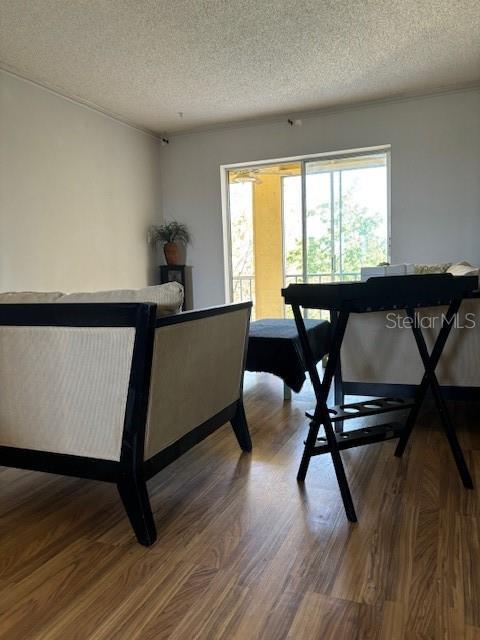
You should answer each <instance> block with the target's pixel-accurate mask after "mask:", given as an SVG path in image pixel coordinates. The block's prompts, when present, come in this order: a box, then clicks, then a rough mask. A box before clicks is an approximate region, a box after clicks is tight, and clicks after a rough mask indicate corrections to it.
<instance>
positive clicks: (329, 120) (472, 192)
mask: <svg viewBox="0 0 480 640" xmlns="http://www.w3.org/2000/svg"><path fill="white" fill-rule="evenodd" d="M383 144H391V145H392V175H391V179H392V183H391V193H392V261H394V262H430V261H431V262H443V261H455V260H459V259H466V260H470V261H472V262H473V263H476V264H480V90H469V91H463V92H457V93H450V94H444V95H438V96H431V97H427V98H417V99H411V100H402V101H396V102H389V103H383V104H377V105H370V106H363V107H358V108H352V109H348V110H342V111H338V112H336V113H333V112H332V113H323V114H321V113H319V114H317V115H316V116H310V117H308V118H304V119H303V126H302V127H293V128H290V127H289V126H288V125H287V124H286V122H281V123H278V122H276V123H267V124H257V125H251V126H239V127H236V128H229V129H217V130H213V131H210V132H198V133H191V134H184V135H178V136H175V137H172V138H170V145H168V146H167V147H164V148H162V150H161V167H162V183H161V184H162V200H163V211H164V214H165V216H166V217H168V218H177V219H178V220H181V221H182V222H186V223H188V225H189V226H190V227H191V231H192V234H193V237H194V245H193V246H192V247H190V248H189V253H188V262H189V263H190V264H192V265H193V268H194V296H195V305H196V306H206V305H212V304H216V303H220V302H223V301H224V280H223V277H224V276H223V245H222V213H221V195H220V172H219V167H220V165H222V164H230V163H235V162H248V161H255V160H265V159H270V158H281V157H287V156H295V155H303V154H311V153H319V152H327V151H336V150H342V149H350V148H357V147H370V146H375V145H383Z"/></svg>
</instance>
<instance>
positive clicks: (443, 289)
mask: <svg viewBox="0 0 480 640" xmlns="http://www.w3.org/2000/svg"><path fill="white" fill-rule="evenodd" d="M476 289H478V278H477V277H476V276H456V277H454V276H452V275H451V274H444V273H442V274H425V275H411V276H390V277H377V278H370V279H369V280H367V281H366V282H342V283H326V284H293V285H290V286H288V287H287V288H286V289H283V290H282V295H283V297H284V299H285V303H286V304H290V305H291V306H292V310H293V314H294V317H295V322H296V325H297V329H298V334H299V337H300V344H301V347H302V351H303V356H304V360H305V363H306V366H307V370H308V372H309V375H310V379H311V382H312V385H313V389H314V392H315V398H316V407H315V410H314V411H313V412H312V413H307V414H306V415H307V417H308V418H310V427H309V432H308V436H307V439H306V442H305V449H304V452H303V456H302V460H301V463H300V468H299V470H298V475H297V479H298V480H299V481H302V482H303V481H304V480H305V476H306V473H307V470H308V465H309V463H310V459H311V458H312V456H316V455H321V454H324V453H330V455H331V456H332V461H333V465H334V468H335V473H336V477H337V481H338V485H339V488H340V493H341V495H342V500H343V504H344V507H345V512H346V515H347V518H348V520H350V521H351V522H356V521H357V516H356V513H355V508H354V505H353V501H352V496H351V494H350V488H349V485H348V481H347V478H346V475H345V470H344V468H343V463H342V458H341V455H340V451H342V450H344V449H349V448H351V447H357V446H360V445H365V444H370V443H373V442H379V441H382V440H388V439H391V438H399V441H398V444H397V448H396V450H395V455H396V456H397V457H400V456H402V454H403V452H404V451H405V447H406V445H407V442H408V439H409V437H410V434H411V432H412V429H413V427H414V426H415V422H416V419H417V416H418V414H419V411H420V408H421V406H422V403H423V400H424V399H425V396H426V393H427V391H428V389H431V391H432V394H433V397H434V400H435V404H436V406H437V409H438V411H439V414H440V418H441V423H442V427H443V429H444V431H445V435H446V437H447V440H448V443H449V445H450V449H451V451H452V454H453V457H454V460H455V463H456V465H457V469H458V472H459V474H460V477H461V479H462V482H463V484H464V486H465V487H466V488H469V489H471V488H473V482H472V478H471V476H470V472H469V470H468V467H467V464H466V462H465V458H464V456H463V453H462V450H461V447H460V444H459V442H458V439H457V436H456V433H455V427H454V426H453V423H452V420H451V417H450V414H449V411H448V408H447V406H446V403H445V401H444V399H443V396H442V392H441V388H440V385H439V383H438V380H437V377H436V375H435V368H436V366H437V364H438V362H439V360H440V357H441V355H442V351H443V349H444V347H445V344H446V342H447V338H448V336H449V333H450V330H451V328H452V326H453V324H454V321H455V318H456V315H457V312H458V310H459V308H460V305H461V302H462V300H463V299H464V298H466V297H472V296H474V295H475V293H474V292H475V290H476ZM436 306H447V307H448V309H447V311H446V313H445V314H443V316H442V320H441V326H440V331H439V333H438V336H437V338H436V341H435V344H434V346H433V348H432V350H431V351H430V353H429V351H428V348H427V345H426V343H425V339H424V336H423V334H422V331H421V329H420V326H419V323H418V315H417V311H416V309H419V308H425V307H436ZM301 307H302V308H305V309H325V310H328V311H330V312H331V318H332V330H331V337H330V351H329V356H328V362H327V366H326V368H325V373H324V376H323V380H322V381H320V377H319V374H318V371H317V368H316V366H315V362H314V359H313V357H312V352H311V348H310V344H309V341H308V338H307V334H306V330H305V322H304V319H303V317H302V312H301ZM398 309H404V310H405V312H406V316H407V318H408V322H409V324H410V326H411V329H412V332H413V336H414V338H415V342H416V344H417V348H418V351H419V354H420V357H421V359H422V363H423V366H424V369H425V373H424V375H423V378H422V380H421V382H420V384H419V385H418V387H417V391H416V393H415V395H414V397H413V398H411V399H399V398H378V399H374V400H367V401H364V402H354V403H351V404H341V405H336V406H334V407H331V408H330V409H329V408H328V406H327V398H328V393H329V390H330V386H331V383H332V380H333V376H334V373H335V370H336V367H337V364H338V362H339V357H340V349H341V346H342V341H343V337H344V335H345V329H346V327H347V323H348V318H349V315H350V313H369V312H374V311H390V310H398ZM392 357H395V354H392ZM399 409H408V410H409V412H408V415H407V418H406V421H405V423H404V424H399V423H392V422H390V423H386V424H382V425H374V426H371V427H362V428H360V429H355V430H352V431H341V432H339V433H335V430H334V428H333V425H334V424H335V423H336V422H343V421H345V420H349V419H352V418H359V417H364V416H372V415H376V414H382V413H386V412H391V411H398V410H399ZM322 425H323V428H324V431H325V438H318V432H319V429H320V427H321V426H322Z"/></svg>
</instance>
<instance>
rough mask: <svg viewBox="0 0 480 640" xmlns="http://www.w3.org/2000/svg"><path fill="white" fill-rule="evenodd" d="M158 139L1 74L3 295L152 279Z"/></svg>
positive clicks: (134, 284)
mask: <svg viewBox="0 0 480 640" xmlns="http://www.w3.org/2000/svg"><path fill="white" fill-rule="evenodd" d="M158 150H159V143H158V140H157V139H155V138H153V137H152V136H149V135H147V134H144V133H142V132H140V131H137V130H136V129H133V128H132V127H128V126H126V125H123V124H121V123H119V122H117V121H116V120H113V119H112V118H109V117H107V116H104V115H102V114H100V113H98V112H96V111H93V110H91V109H87V108H85V107H82V106H80V105H77V104H75V103H72V102H70V101H68V100H65V99H64V98H62V97H60V96H58V95H56V94H53V93H51V92H49V91H47V90H45V89H42V88H40V87H38V86H37V85H34V84H32V83H29V82H26V81H24V80H21V79H19V78H17V77H15V76H12V75H10V74H7V73H4V72H0V291H1V290H46V291H52V290H61V291H75V290H77V291H78V290H98V289H111V288H112V289H113V288H123V287H141V286H143V285H145V284H147V282H148V281H149V280H152V277H153V270H152V268H153V264H152V263H151V261H152V255H151V251H150V250H149V249H148V247H147V246H146V241H145V233H146V229H147V227H148V225H149V224H150V223H151V222H152V221H153V220H154V218H155V217H156V216H158V215H159V209H160V204H161V203H160V192H159V178H158Z"/></svg>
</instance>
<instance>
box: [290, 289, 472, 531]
mask: <svg viewBox="0 0 480 640" xmlns="http://www.w3.org/2000/svg"><path fill="white" fill-rule="evenodd" d="M460 304H461V300H454V301H453V302H452V303H451V304H450V306H449V308H448V311H447V313H446V315H445V316H444V318H443V321H442V326H441V329H440V332H439V334H438V337H437V339H436V341H435V344H434V346H433V349H432V351H431V353H430V354H429V353H428V349H427V346H426V344H425V339H424V337H423V334H422V332H421V329H420V328H419V327H418V325H417V322H416V319H417V315H416V313H415V311H414V310H413V309H412V308H407V309H406V312H407V317H408V318H410V321H411V327H412V331H413V335H414V337H415V341H416V344H417V348H418V351H419V353H420V357H421V359H422V362H423V365H424V368H425V373H424V375H423V378H422V381H421V383H420V385H419V386H418V389H417V392H416V394H415V399H414V403H413V406H412V407H411V409H410V411H409V414H408V416H407V420H406V422H405V426H404V428H403V429H402V432H401V435H400V439H399V442H398V445H397V448H396V450H395V455H396V456H397V457H400V456H402V454H403V452H404V451H405V447H406V445H407V442H408V439H409V437H410V434H411V432H412V430H413V427H414V425H415V422H416V419H417V417H418V414H419V412H420V409H421V406H422V403H423V401H424V399H425V396H426V394H427V391H428V389H429V388H431V389H432V393H433V397H434V400H435V403H436V405H437V408H438V411H439V414H440V418H441V421H442V426H443V429H444V431H445V434H446V436H447V439H448V442H449V445H450V448H451V450H452V454H453V457H454V459H455V462H456V465H457V468H458V471H459V473H460V477H461V479H462V482H463V484H464V486H465V487H467V488H473V482H472V478H471V476H470V473H469V471H468V467H467V464H466V462H465V458H464V456H463V453H462V449H461V447H460V444H459V442H458V439H457V436H456V433H455V427H454V426H453V423H452V420H451V418H450V414H449V412H448V408H447V406H446V404H445V400H444V399H443V396H442V392H441V389H440V385H439V383H438V380H437V377H436V375H435V369H436V367H437V364H438V362H439V360H440V357H441V355H442V352H443V349H444V347H445V344H446V342H447V338H448V336H449V334H450V330H451V328H452V325H453V320H454V318H455V316H456V314H457V312H458V309H459V307H460ZM292 309H293V314H294V317H295V321H296V324H297V330H298V334H299V338H300V344H301V346H302V351H303V355H304V359H305V364H306V366H307V370H308V373H309V375H310V379H311V382H312V386H313V390H314V392H315V398H316V402H317V404H316V407H315V411H314V414H313V418H312V420H311V422H310V425H309V432H308V436H307V439H306V442H305V449H304V452H303V456H302V460H301V463H300V467H299V470H298V475H297V480H299V481H300V482H303V481H304V480H305V476H306V474H307V470H308V465H309V463H310V459H311V457H312V456H313V455H315V446H316V442H317V437H318V432H319V429H320V426H322V425H323V428H324V430H325V436H326V441H327V445H328V451H329V453H330V455H331V456H332V462H333V466H334V469H335V474H336V477H337V481H338V485H339V488H340V493H341V495H342V500H343V505H344V508H345V512H346V515H347V518H348V520H349V521H350V522H356V521H357V516H356V513H355V507H354V505H353V500H352V496H351V493H350V488H349V486H348V481H347V478H346V475H345V469H344V467H343V463H342V458H341V455H340V449H339V446H338V441H337V436H336V434H335V430H334V427H333V424H332V421H331V418H330V413H329V409H328V406H327V399H328V393H329V390H330V386H331V384H332V380H333V376H334V373H335V369H336V367H337V364H338V362H339V357H340V349H341V346H342V342H343V337H344V335H345V330H346V327H347V323H348V318H349V313H348V312H347V311H340V312H339V313H338V315H337V317H336V320H335V322H334V323H333V325H332V334H331V343H330V353H329V357H328V362H327V366H326V368H325V373H324V376H323V380H322V381H320V377H319V374H318V371H317V367H316V364H315V360H314V358H313V355H312V351H311V348H310V344H309V340H308V335H307V332H306V329H305V324H304V322H303V317H302V314H301V311H300V307H299V306H298V305H292Z"/></svg>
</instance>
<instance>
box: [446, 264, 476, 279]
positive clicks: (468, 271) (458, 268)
mask: <svg viewBox="0 0 480 640" xmlns="http://www.w3.org/2000/svg"><path fill="white" fill-rule="evenodd" d="M447 273H451V274H452V275H454V276H478V275H479V274H480V269H479V268H478V267H474V266H473V264H470V263H469V262H465V261H463V262H456V263H455V264H452V266H451V267H449V268H448V269H447Z"/></svg>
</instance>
